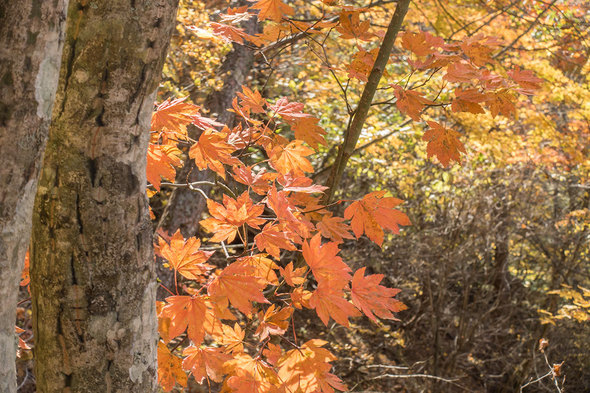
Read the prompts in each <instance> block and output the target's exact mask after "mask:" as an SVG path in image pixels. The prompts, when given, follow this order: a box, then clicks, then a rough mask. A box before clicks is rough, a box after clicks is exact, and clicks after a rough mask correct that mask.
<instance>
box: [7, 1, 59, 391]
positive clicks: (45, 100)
mask: <svg viewBox="0 0 590 393" xmlns="http://www.w3.org/2000/svg"><path fill="white" fill-rule="evenodd" d="M66 7H67V0H55V1H53V2H48V1H47V2H42V1H39V0H20V1H19V2H6V1H4V2H0V184H1V185H2V187H1V188H0V274H1V275H2V285H0V392H1V393H7V392H16V374H15V362H14V361H15V354H16V345H15V343H16V339H15V334H14V322H15V319H16V317H15V316H16V301H17V295H18V282H19V277H20V273H21V270H22V268H23V261H24V258H25V253H26V250H27V247H28V245H29V238H30V235H31V214H32V210H33V201H34V198H35V192H36V190H37V179H38V177H39V169H40V168H41V160H42V157H43V150H44V149H45V143H46V142H47V131H48V128H49V121H50V119H51V109H52V106H53V101H54V98H55V90H56V88H57V81H58V77H59V67H60V61H61V50H62V47H63V33H64V27H65V26H64V25H65V23H64V21H65V10H66Z"/></svg>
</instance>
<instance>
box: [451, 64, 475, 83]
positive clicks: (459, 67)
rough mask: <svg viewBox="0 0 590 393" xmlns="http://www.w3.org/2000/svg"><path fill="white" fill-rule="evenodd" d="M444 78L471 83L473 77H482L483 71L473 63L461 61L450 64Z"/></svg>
mask: <svg viewBox="0 0 590 393" xmlns="http://www.w3.org/2000/svg"><path fill="white" fill-rule="evenodd" d="M443 78H444V79H446V80H448V81H449V82H465V83H469V82H471V81H472V80H473V79H479V78H481V72H480V71H479V70H478V69H477V68H475V67H474V66H472V65H471V64H469V63H466V62H464V61H461V62H456V63H451V64H449V66H448V67H447V73H446V75H445V76H444V77H443Z"/></svg>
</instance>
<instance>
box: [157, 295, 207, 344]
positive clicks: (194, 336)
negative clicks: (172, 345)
mask: <svg viewBox="0 0 590 393" xmlns="http://www.w3.org/2000/svg"><path fill="white" fill-rule="evenodd" d="M166 302H167V304H166V305H165V306H164V307H163V308H162V313H161V314H162V316H163V317H166V318H170V327H169V337H168V338H169V339H170V340H172V339H173V338H175V337H177V336H179V335H180V334H182V333H183V332H184V331H185V330H186V331H187V335H188V337H189V338H190V340H191V341H192V342H193V343H194V344H195V345H200V344H201V343H202V342H203V338H204V337H205V320H206V317H205V316H206V315H207V314H208V315H209V316H210V315H211V310H210V309H209V307H208V304H207V302H206V301H205V297H204V296H169V297H167V298H166Z"/></svg>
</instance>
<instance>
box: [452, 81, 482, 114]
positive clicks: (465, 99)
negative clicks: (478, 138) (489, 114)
mask: <svg viewBox="0 0 590 393" xmlns="http://www.w3.org/2000/svg"><path fill="white" fill-rule="evenodd" d="M455 96H456V97H457V98H455V99H454V100H453V102H452V103H451V109H452V110H453V112H470V113H485V111H484V110H483V108H482V107H481V105H479V103H480V102H483V101H485V100H486V95H485V94H482V93H480V92H479V90H477V89H462V88H460V87H458V88H456V89H455Z"/></svg>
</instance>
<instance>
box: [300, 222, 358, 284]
mask: <svg viewBox="0 0 590 393" xmlns="http://www.w3.org/2000/svg"><path fill="white" fill-rule="evenodd" d="M321 242H322V237H321V235H320V234H319V233H318V234H316V235H315V236H314V237H312V238H311V240H310V241H309V243H308V242H304V243H303V247H302V252H303V258H305V262H307V264H308V265H309V267H310V268H311V271H312V273H313V276H314V277H315V279H316V280H317V282H318V285H320V286H322V284H326V285H328V286H330V287H333V288H336V289H341V288H344V287H345V286H346V285H347V284H348V282H349V281H350V279H351V275H350V272H351V271H352V270H351V269H350V267H348V265H347V264H346V263H344V261H342V258H340V257H339V256H338V253H339V252H340V249H339V248H338V243H333V242H328V243H324V244H323V245H322V244H321Z"/></svg>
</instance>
